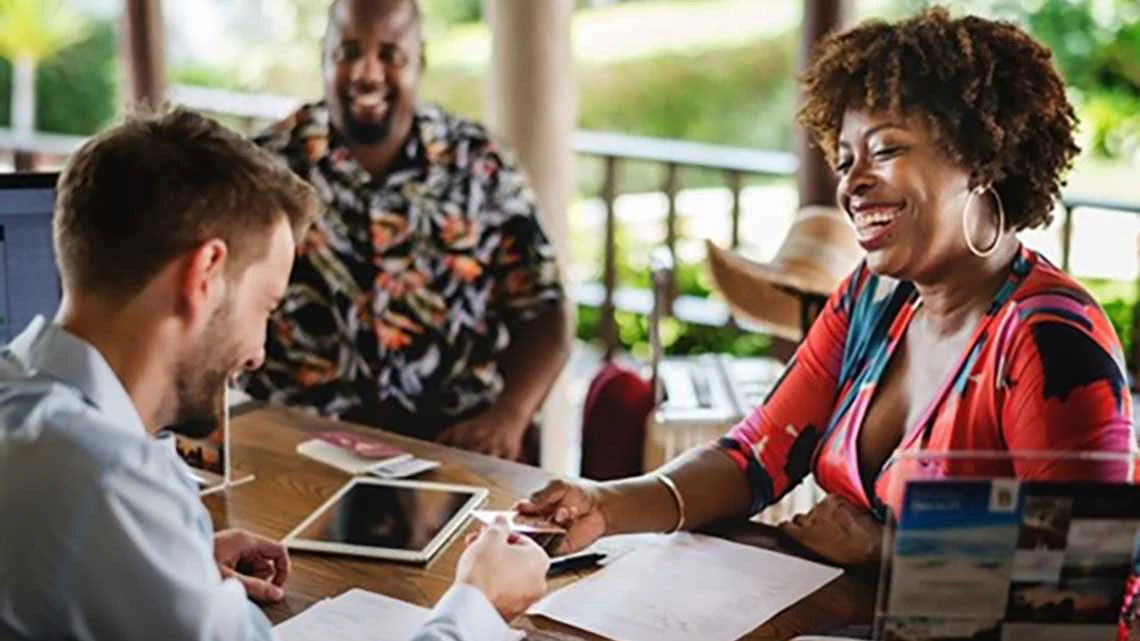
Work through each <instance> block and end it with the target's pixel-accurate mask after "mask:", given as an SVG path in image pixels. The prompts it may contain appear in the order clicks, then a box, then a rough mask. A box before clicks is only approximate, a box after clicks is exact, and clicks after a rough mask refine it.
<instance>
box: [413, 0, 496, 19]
mask: <svg viewBox="0 0 1140 641" xmlns="http://www.w3.org/2000/svg"><path fill="white" fill-rule="evenodd" d="M420 7H421V9H422V10H423V12H424V16H425V18H426V19H427V20H429V21H431V22H436V23H444V24H462V23H464V22H476V21H479V20H482V19H483V2H482V0H420Z"/></svg>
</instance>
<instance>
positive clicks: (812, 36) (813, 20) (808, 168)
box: [795, 0, 851, 207]
mask: <svg viewBox="0 0 1140 641" xmlns="http://www.w3.org/2000/svg"><path fill="white" fill-rule="evenodd" d="M849 5H850V0H804V21H803V29H802V32H801V37H800V64H799V67H800V71H801V72H802V71H803V70H804V69H806V68H807V65H808V63H809V62H810V60H811V52H812V48H813V47H814V46H815V44H816V43H817V42H819V41H820V40H821V39H822V38H823V37H824V36H825V35H827V34H828V33H830V32H832V31H834V30H836V29H841V28H842V27H843V25H845V24H846V22H847V17H848V16H849V15H851V12H850V6H849ZM795 145H796V156H797V157H798V158H799V161H800V163H799V171H797V172H796V187H797V188H798V190H799V194H800V207H805V206H807V205H834V204H835V177H834V174H833V173H832V171H831V167H829V166H828V164H827V160H826V159H825V158H824V156H823V153H822V152H821V151H820V150H819V149H818V148H816V147H814V146H813V145H812V144H811V141H810V140H809V139H808V135H807V132H806V131H804V130H803V129H802V128H799V127H797V128H796V141H795Z"/></svg>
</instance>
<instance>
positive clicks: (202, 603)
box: [67, 445, 272, 641]
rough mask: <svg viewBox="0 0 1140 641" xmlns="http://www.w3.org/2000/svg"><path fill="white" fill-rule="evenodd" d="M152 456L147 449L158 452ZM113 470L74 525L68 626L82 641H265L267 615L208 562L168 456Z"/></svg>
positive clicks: (208, 550)
mask: <svg viewBox="0 0 1140 641" xmlns="http://www.w3.org/2000/svg"><path fill="white" fill-rule="evenodd" d="M157 447H159V446H157V445H156V446H155V448H157ZM148 459H149V460H147V461H144V462H143V463H142V464H141V465H137V466H136V465H133V464H132V465H121V466H119V467H117V468H115V469H114V470H113V471H112V472H109V473H107V474H105V475H104V476H103V477H102V480H101V482H99V483H98V484H96V485H94V486H93V487H91V488H88V489H87V490H86V491H88V492H90V493H91V501H90V502H88V503H86V505H87V506H88V509H87V510H85V511H86V514H81V515H79V519H78V523H77V533H78V534H79V536H80V538H79V542H78V544H77V554H78V555H79V556H80V557H81V558H82V559H83V563H81V564H78V565H79V567H78V568H77V569H76V572H77V573H78V576H74V577H73V580H74V581H75V592H74V594H75V595H76V598H75V599H73V600H72V601H71V602H70V603H68V604H67V607H68V608H69V610H70V611H69V612H68V613H67V614H68V616H70V617H71V618H72V620H73V621H81V622H82V623H80V624H77V627H79V628H80V629H83V630H86V632H87V634H85V635H82V637H81V638H88V639H120V640H123V641H131V640H134V639H137V640H138V641H146V640H149V639H153V638H155V634H156V632H157V631H160V630H161V635H160V636H161V637H162V638H163V639H170V640H172V641H212V640H215V639H216V640H219V641H220V640H222V639H231V640H232V639H248V640H268V639H271V638H272V631H271V627H270V624H269V621H268V619H266V617H265V615H264V614H262V612H261V611H260V610H259V609H258V608H257V607H256V606H254V605H253V604H252V603H250V602H249V601H248V600H247V599H246V595H245V590H244V589H243V588H242V586H241V584H240V583H238V582H237V581H236V580H234V579H227V580H222V578H221V576H220V574H219V572H218V568H217V565H216V564H215V562H214V558H213V538H212V529H211V527H210V522H209V517H208V516H207V515H206V513H205V510H204V509H203V508H202V506H201V504H200V503H199V502H198V497H197V495H196V494H195V493H194V491H193V490H192V489H191V488H190V486H189V484H188V483H189V482H188V481H186V480H184V479H181V478H178V477H177V474H178V473H179V470H178V468H177V467H176V462H175V461H173V460H172V457H171V455H170V454H169V453H163V452H158V451H152V453H151V455H150V456H149V457H148Z"/></svg>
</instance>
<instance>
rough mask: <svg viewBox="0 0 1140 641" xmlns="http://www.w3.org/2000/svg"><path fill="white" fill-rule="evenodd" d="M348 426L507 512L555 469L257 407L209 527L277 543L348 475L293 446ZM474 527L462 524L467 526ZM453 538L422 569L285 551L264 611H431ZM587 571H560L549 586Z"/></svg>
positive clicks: (856, 588)
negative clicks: (372, 596) (380, 597)
mask: <svg viewBox="0 0 1140 641" xmlns="http://www.w3.org/2000/svg"><path fill="white" fill-rule="evenodd" d="M331 428H335V429H348V430H354V431H360V432H361V433H364V434H369V435H372V436H378V437H380V438H382V440H385V441H388V442H390V443H392V444H394V445H397V446H399V447H402V448H404V449H406V450H408V451H410V452H412V453H414V454H416V455H417V456H421V457H425V458H429V459H434V460H438V461H442V462H443V466H442V467H440V468H439V469H437V470H435V471H432V472H429V473H427V474H425V475H423V476H422V477H421V478H423V479H424V480H436V481H445V482H450V483H462V484H470V485H479V486H483V487H486V488H488V489H489V490H490V499H489V502H488V506H489V507H490V508H498V509H502V508H508V507H510V505H511V504H512V503H513V502H514V501H515V499H517V498H518V497H521V496H525V495H527V494H529V493H530V492H531V491H533V490H535V489H538V488H539V487H541V486H543V485H544V484H545V483H546V482H547V481H548V480H550V479H551V478H553V477H554V475H552V474H550V473H548V472H545V471H543V470H541V469H538V468H534V467H529V466H525V465H519V464H516V463H511V462H508V461H502V460H498V459H494V458H490V457H487V456H482V455H479V454H472V453H470V452H463V451H460V450H455V449H451V448H447V447H442V446H440V445H435V444H433V443H427V442H423V441H417V440H414V439H409V438H405V437H401V436H397V435H394V434H389V433H386V432H379V431H377V430H374V429H370V428H366V427H357V426H352V425H346V424H344V423H334V422H332V421H328V420H325V419H320V418H315V417H311V416H308V415H305V414H301V413H297V412H291V411H287V410H281V409H273V408H263V409H255V410H252V411H249V412H247V413H245V414H242V415H241V416H239V417H237V418H235V419H234V420H233V423H232V428H231V448H232V452H231V456H232V461H233V463H234V467H235V470H236V471H237V472H238V473H240V474H242V475H244V474H247V473H253V474H254V475H256V479H255V480H254V481H253V482H250V483H247V484H244V485H239V486H237V487H235V488H232V489H229V490H227V491H225V492H223V493H220V494H216V495H212V496H208V497H206V498H205V499H203V501H204V502H205V504H206V507H207V509H208V510H209V512H210V515H211V516H212V517H213V519H214V527H215V528H217V529H224V528H232V527H239V528H245V529H248V530H250V531H253V532H256V533H258V534H262V535H265V536H269V537H272V538H275V539H280V538H282V537H284V536H285V535H286V534H287V533H288V532H290V531H291V530H292V529H293V528H294V527H295V526H296V525H297V524H298V523H300V522H301V521H302V520H303V519H304V518H305V517H306V516H308V515H309V514H310V513H311V512H312V511H313V510H314V509H316V508H317V507H318V506H319V505H320V504H321V503H323V502H324V501H325V500H326V499H327V498H328V497H329V496H331V495H332V494H333V493H334V492H335V491H336V490H337V489H338V488H340V487H341V486H342V485H343V484H344V483H345V481H347V480H348V476H347V475H346V474H344V473H342V472H340V471H338V470H336V469H334V468H331V467H328V466H325V465H322V464H320V463H317V462H316V461H312V460H310V459H308V458H305V457H303V456H300V455H298V454H296V453H295V448H296V446H297V444H298V443H300V442H302V441H304V440H306V439H308V438H309V437H310V434H311V433H312V432H315V431H319V430H323V429H331ZM473 527H474V526H468V528H473ZM729 537H730V538H732V539H734V540H738V541H741V542H745V543H752V544H759V545H762V546H764V547H775V546H777V544H776V543H775V540H774V539H773V537H772V536H771V532H770V530H767V529H764V528H762V527H760V526H741V527H739V528H737V527H733V528H732V531H731V532H730V533H729ZM461 540H462V535H459V536H456V537H455V538H453V539H452V541H451V542H450V543H449V544H448V545H447V546H446V547H444V548H443V550H442V551H441V552H440V553H439V554H437V555H436V557H435V558H434V559H432V561H431V562H429V563H428V564H427V565H410V564H401V563H392V562H384V561H376V560H363V559H356V558H352V557H344V556H332V555H322V554H314V553H305V552H293V574H292V576H291V577H290V579H289V582H288V584H287V586H286V594H287V596H286V597H285V600H284V602H282V603H281V604H278V605H274V606H270V607H267V608H266V609H265V612H266V614H267V615H268V616H269V618H270V619H271V620H272V621H273V622H274V623H280V622H281V621H284V620H285V619H288V618H290V617H292V616H294V615H296V614H298V613H300V612H302V611H303V610H305V609H306V608H308V607H309V606H310V605H312V604H313V603H314V602H316V601H318V600H319V599H322V598H325V597H332V596H336V595H338V594H340V593H342V592H344V591H345V590H348V589H349V588H353V587H360V588H363V589H365V590H371V591H373V592H379V593H382V594H386V595H388V596H392V597H395V598H397V599H402V600H404V601H408V602H411V603H416V604H419V605H422V606H425V607H430V606H431V605H432V604H434V603H435V601H436V600H437V599H439V597H440V596H441V595H443V593H444V592H445V591H446V590H447V588H448V587H449V586H450V585H451V580H452V577H453V573H454V569H455V564H456V562H457V560H458V559H459V555H460V554H461V552H462V547H463V545H462V543H461ZM586 574H587V572H580V573H575V574H571V575H568V576H563V577H559V578H558V579H555V580H553V581H552V582H551V588H552V589H556V588H559V587H562V586H564V585H566V584H568V583H570V582H573V581H575V580H577V579H579V578H581V577H583V576H586ZM873 601H874V590H873V588H871V587H869V586H868V585H867V584H866V583H865V582H863V581H860V580H858V579H855V578H851V577H848V576H844V577H842V578H840V579H837V580H836V581H833V582H832V583H831V584H829V585H828V586H827V587H825V588H824V589H822V590H820V591H819V592H817V593H815V594H814V595H812V596H810V597H808V598H807V599H805V600H803V601H802V602H800V603H798V604H796V605H795V606H792V607H791V608H789V609H788V610H786V611H784V612H783V613H781V614H780V615H779V616H777V617H776V618H774V619H772V620H771V621H769V622H768V623H766V624H765V625H763V626H761V627H760V628H758V629H757V630H755V631H754V632H753V633H752V634H750V635H748V636H747V637H745V638H746V639H788V638H791V637H793V636H795V635H797V634H804V633H807V632H810V631H818V630H821V629H826V628H833V627H836V626H837V625H841V624H844V623H849V622H852V621H866V620H868V619H869V617H870V613H871V611H872V607H873ZM516 627H520V628H523V629H526V630H527V631H528V635H529V637H528V638H531V639H539V640H541V639H556V640H560V641H561V640H571V639H574V640H578V639H597V638H599V637H597V636H595V635H592V634H589V633H586V632H582V631H580V630H577V629H575V628H571V627H569V626H565V625H562V624H559V623H557V622H554V621H550V620H548V619H544V618H535V617H523V618H522V619H520V620H519V621H517V622H516Z"/></svg>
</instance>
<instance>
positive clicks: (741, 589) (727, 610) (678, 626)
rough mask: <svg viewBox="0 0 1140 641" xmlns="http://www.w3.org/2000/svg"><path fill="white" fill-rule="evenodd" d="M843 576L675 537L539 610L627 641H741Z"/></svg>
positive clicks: (714, 541) (715, 542)
mask: <svg viewBox="0 0 1140 641" xmlns="http://www.w3.org/2000/svg"><path fill="white" fill-rule="evenodd" d="M842 573H843V571H842V570H840V569H838V568H832V567H829V566H826V565H820V564H818V563H812V562H810V561H804V560H803V559H799V558H796V557H792V556H788V555H785V554H779V553H776V552H771V551H769V550H763V549H760V548H755V547H751V546H747V545H741V544H739V543H732V542H730V541H725V540H723V539H718V538H714V537H709V536H702V535H696V534H675V535H672V536H671V537H669V540H668V541H667V542H665V543H664V544H662V545H654V546H649V547H646V548H640V549H637V550H635V551H633V552H631V553H629V554H628V555H626V556H625V557H623V558H621V559H620V560H618V561H616V562H614V563H612V564H611V565H609V566H608V567H606V568H605V569H603V570H601V571H599V572H597V573H596V574H593V575H592V576H590V577H588V578H586V579H583V580H581V581H578V582H577V583H573V584H571V585H569V586H567V587H565V588H563V589H561V590H559V591H557V592H555V593H553V594H550V595H548V596H547V597H546V598H545V599H543V600H541V601H539V602H538V603H537V604H535V605H534V606H533V607H531V609H530V611H529V613H530V614H540V615H543V616H546V617H549V618H551V619H555V620H558V621H561V622H563V623H567V624H569V625H572V626H575V627H577V628H581V629H583V630H587V631H589V632H593V633H595V634H599V635H601V636H603V637H608V638H611V639H621V640H622V641H687V640H690V639H702V640H704V641H734V640H735V639H739V638H740V637H742V636H744V635H745V634H748V633H749V632H751V631H752V630H754V629H755V628H757V627H758V626H760V625H762V624H763V623H764V622H765V621H767V620H768V619H770V618H772V617H773V616H775V615H777V614H779V613H780V612H781V611H782V610H784V609H786V608H787V607H789V606H791V605H792V604H794V603H795V602H797V601H799V600H800V599H802V598H804V597H806V596H807V595H809V594H811V593H812V592H815V591H816V590H818V589H820V588H822V587H823V586H824V585H826V584H827V583H829V582H831V581H832V580H834V579H835V578H837V577H839V576H840V575H841V574H842Z"/></svg>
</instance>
